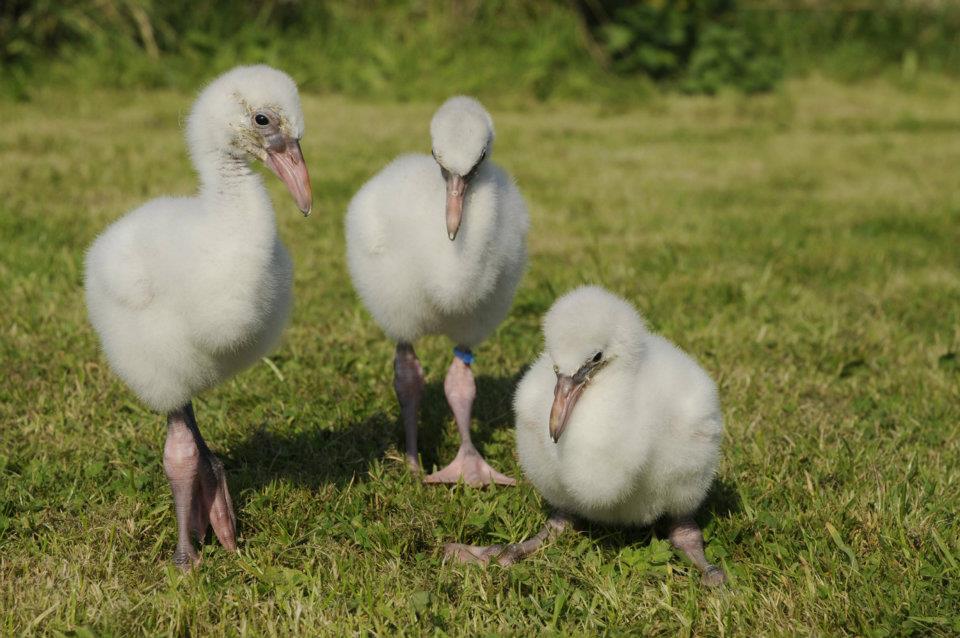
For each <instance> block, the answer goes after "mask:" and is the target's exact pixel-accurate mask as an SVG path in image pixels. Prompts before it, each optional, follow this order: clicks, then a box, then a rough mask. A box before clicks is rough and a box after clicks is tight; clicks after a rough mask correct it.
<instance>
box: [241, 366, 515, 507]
mask: <svg viewBox="0 0 960 638" xmlns="http://www.w3.org/2000/svg"><path fill="white" fill-rule="evenodd" d="M515 385H516V377H487V376H481V377H478V378H477V399H476V401H475V402H474V409H473V416H474V419H473V428H472V430H471V435H472V438H473V441H474V443H475V444H476V446H477V448H478V449H479V450H480V451H481V452H483V451H484V448H485V447H486V445H487V443H489V442H490V441H491V439H492V437H493V434H494V432H496V431H498V430H501V429H504V428H512V427H513V416H512V410H511V401H512V398H513V388H514V387H515ZM382 391H384V392H390V393H391V394H392V393H393V388H392V387H384V388H382ZM418 443H419V452H420V456H421V462H422V464H423V466H424V467H425V468H431V467H433V466H434V465H437V466H439V467H442V466H443V465H445V464H446V463H448V462H450V461H451V460H452V459H453V456H454V454H455V453H456V450H457V446H458V444H459V438H458V436H457V434H456V425H455V424H454V422H453V415H452V414H451V412H450V408H449V406H448V405H447V400H446V397H445V395H444V392H443V382H442V381H439V382H432V383H430V384H428V385H427V386H426V388H425V389H424V395H423V401H422V403H421V405H420V420H419V442H418ZM391 448H395V449H396V450H397V451H398V452H400V453H402V452H403V450H404V433H403V424H402V422H401V421H400V415H399V408H398V409H397V410H396V411H395V412H394V413H391V414H385V413H383V412H378V413H375V414H372V415H368V416H366V417H364V418H363V419H362V420H357V421H355V422H352V423H347V424H345V425H341V426H339V427H337V428H336V429H335V430H330V429H322V428H321V427H320V426H319V425H315V426H313V427H309V428H308V429H305V430H302V431H299V432H294V433H288V432H275V431H272V430H271V429H270V428H269V427H267V426H261V427H260V428H258V429H257V430H255V431H254V432H253V433H251V434H250V436H249V437H248V438H247V439H246V440H244V441H243V442H241V443H239V444H237V445H234V446H232V447H231V450H230V454H229V456H225V457H224V459H223V460H224V463H225V464H226V466H227V468H228V472H229V473H230V481H231V488H232V490H233V491H235V492H236V493H237V494H242V493H244V492H246V491H247V490H255V491H257V490H259V489H261V488H262V487H264V486H265V485H268V484H270V483H271V482H273V481H276V480H278V479H282V480H287V481H291V482H293V483H295V484H297V485H302V486H305V487H308V488H310V489H313V490H316V489H318V488H319V487H321V486H324V485H329V484H333V485H336V486H337V487H343V486H345V485H347V484H349V483H350V482H356V481H360V482H362V481H366V480H367V477H368V471H369V468H370V465H371V463H372V462H374V461H376V460H377V459H382V458H383V457H384V455H385V454H386V452H387V451H388V450H389V449H391ZM241 506H242V503H241Z"/></svg>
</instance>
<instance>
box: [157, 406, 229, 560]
mask: <svg viewBox="0 0 960 638" xmlns="http://www.w3.org/2000/svg"><path fill="white" fill-rule="evenodd" d="M163 469H164V472H165V473H166V475H167V480H168V481H169V482H170V490H171V491H172V492H173V507H174V511H175V512H176V516H177V547H176V549H175V550H174V553H173V563H174V564H175V565H177V566H178V567H179V568H180V569H182V570H183V571H188V570H190V569H191V568H192V567H194V566H195V565H197V564H198V563H199V562H200V556H199V554H197V551H196V550H195V549H194V547H193V543H192V542H191V539H190V533H191V532H193V533H194V534H196V535H197V537H198V538H199V539H200V540H202V539H203V537H204V536H205V535H206V533H207V527H208V526H213V531H214V533H215V534H216V535H217V538H218V539H219V540H220V543H221V544H222V545H223V546H224V547H226V548H227V549H229V550H231V551H236V549H237V540H236V518H235V516H234V513H233V503H232V502H231V500H230V492H229V491H228V490H227V481H226V477H225V475H224V472H223V463H221V462H220V459H218V458H217V457H216V456H214V455H213V453H212V452H211V451H210V448H208V447H207V444H206V442H205V441H204V440H203V437H202V436H201V435H200V430H199V428H198V427H197V422H196V419H195V418H194V414H193V406H191V405H190V404H189V403H188V404H187V405H185V406H184V407H182V408H180V409H178V410H174V411H173V412H171V413H170V414H168V415H167V440H166V443H165V444H164V448H163Z"/></svg>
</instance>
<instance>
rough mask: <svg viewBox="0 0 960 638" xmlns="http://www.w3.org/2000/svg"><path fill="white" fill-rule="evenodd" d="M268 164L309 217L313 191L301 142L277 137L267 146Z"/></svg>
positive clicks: (301, 210) (298, 206)
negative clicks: (301, 149)
mask: <svg viewBox="0 0 960 638" xmlns="http://www.w3.org/2000/svg"><path fill="white" fill-rule="evenodd" d="M266 164H267V166H269V167H270V170H272V171H273V172H274V173H275V174H276V175H277V177H279V178H280V181H282V182H283V183H284V184H286V186H287V190H289V191H290V194H291V195H293V199H294V201H295V202H297V208H299V209H300V212H301V213H303V216H304V217H306V216H307V215H309V214H310V210H311V209H312V208H313V189H312V188H311V187H310V175H308V174H307V163H306V162H305V161H304V160H303V153H302V152H301V151H300V142H299V141H297V140H295V139H293V138H291V137H286V136H281V135H277V136H275V137H274V138H273V139H271V140H270V141H269V144H268V146H267V159H266Z"/></svg>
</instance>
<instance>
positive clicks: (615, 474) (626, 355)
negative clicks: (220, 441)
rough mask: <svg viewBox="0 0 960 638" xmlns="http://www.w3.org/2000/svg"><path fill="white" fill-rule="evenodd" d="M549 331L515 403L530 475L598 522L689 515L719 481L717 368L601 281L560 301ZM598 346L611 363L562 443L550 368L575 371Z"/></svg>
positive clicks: (560, 503)
mask: <svg viewBox="0 0 960 638" xmlns="http://www.w3.org/2000/svg"><path fill="white" fill-rule="evenodd" d="M543 332H544V338H545V352H544V353H543V354H542V355H541V356H540V358H539V359H538V360H537V361H536V363H534V365H533V366H532V368H531V369H530V370H529V371H528V372H527V373H526V375H525V376H524V377H523V379H522V380H521V382H520V385H519V387H518V389H517V393H516V397H515V401H514V409H515V411H516V418H517V451H518V454H519V457H520V465H521V466H522V467H523V471H524V473H525V474H526V476H527V477H528V478H529V479H530V481H531V482H532V483H533V484H534V485H535V486H536V487H537V489H538V490H539V491H540V492H541V494H542V495H543V496H544V498H545V499H546V500H547V501H548V502H550V503H551V504H552V505H553V506H554V507H556V508H558V509H560V510H562V511H564V512H567V513H569V514H574V515H578V516H581V517H583V518H586V519H589V520H594V521H598V522H602V523H617V524H626V525H647V524H650V523H652V522H653V521H655V520H656V519H657V518H659V517H660V516H661V515H664V514H666V515H669V516H671V517H672V518H674V519H682V518H684V517H686V516H688V515H690V514H692V513H693V512H694V511H695V510H696V509H697V507H698V506H699V505H700V504H701V502H702V501H703V499H704V497H705V496H706V493H707V490H708V489H709V487H710V484H711V483H712V481H713V477H714V473H715V471H716V467H717V462H718V459H719V447H720V440H721V438H722V432H723V418H722V414H721V411H720V404H719V399H718V396H717V389H716V386H715V384H714V383H713V381H712V380H711V379H710V377H709V375H708V374H707V373H706V372H705V371H704V370H703V369H702V368H701V367H700V366H699V365H698V364H697V363H696V362H695V361H694V360H693V359H692V358H691V357H690V356H689V355H687V354H686V353H684V352H683V351H682V350H680V349H679V348H677V347H676V346H675V345H673V344H672V343H670V342H669V341H667V340H666V339H664V338H663V337H661V336H658V335H656V334H653V333H651V332H649V331H648V330H647V328H646V327H645V325H644V323H643V320H642V319H641V317H640V315H639V314H638V313H637V311H636V310H635V309H634V308H633V306H631V305H630V304H629V303H627V302H626V301H624V300H623V299H621V298H619V297H617V296H616V295H613V294H612V293H610V292H608V291H606V290H604V289H602V288H598V287H593V286H591V287H583V288H578V289H576V290H574V291H572V292H570V293H568V294H567V295H565V296H563V297H562V298H560V299H559V300H557V302H556V303H555V304H554V305H553V307H552V308H551V309H550V311H549V312H548V313H547V315H546V316H545V318H544V321H543ZM598 352H599V353H602V360H604V361H607V363H606V364H605V365H604V366H603V367H602V368H601V369H598V370H597V371H596V373H595V376H594V377H593V379H592V381H591V382H589V384H588V385H587V386H586V388H585V389H584V390H583V393H582V394H581V395H580V398H579V400H578V401H576V404H575V407H574V409H573V411H572V413H571V415H570V417H569V420H568V422H567V425H566V428H565V429H564V430H563V435H562V436H561V437H560V439H559V441H558V442H556V443H554V441H553V439H552V438H551V436H550V433H549V432H548V419H549V418H550V415H551V405H552V404H553V401H554V387H555V386H556V384H557V373H556V372H555V371H554V366H556V367H557V369H558V371H559V373H560V374H565V375H573V374H574V373H575V372H576V371H577V370H578V369H579V368H580V367H581V366H582V365H584V363H585V362H588V361H591V360H592V359H593V357H595V356H596V354H597V353H598Z"/></svg>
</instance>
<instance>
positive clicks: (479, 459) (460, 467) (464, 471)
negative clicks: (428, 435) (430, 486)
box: [424, 346, 517, 487]
mask: <svg viewBox="0 0 960 638" xmlns="http://www.w3.org/2000/svg"><path fill="white" fill-rule="evenodd" d="M456 351H457V352H458V356H455V357H454V358H453V362H451V363H450V368H449V369H448V370H447V377H446V379H444V381H443V390H444V393H445V394H446V395H447V403H449V404H450V409H451V410H453V417H454V419H455V420H456V421H457V430H458V431H459V432H460V449H459V450H458V451H457V456H456V458H454V459H453V461H452V462H451V463H450V464H449V465H448V466H446V467H445V468H443V469H442V470H439V471H437V472H434V473H433V474H431V475H429V476H428V477H426V478H425V479H424V482H425V483H456V482H458V481H460V480H461V479H462V480H463V482H464V483H466V484H467V485H471V486H473V487H481V486H484V485H490V484H491V483H496V484H497V485H516V484H517V482H516V481H515V480H514V479H512V478H510V477H509V476H506V475H505V474H501V473H500V472H497V471H496V470H495V469H493V468H492V467H490V466H489V465H488V464H487V462H486V460H484V458H483V456H481V455H480V452H478V451H477V448H476V447H474V445H473V441H472V440H471V438H470V411H471V409H472V408H473V400H474V399H475V398H476V396H477V384H476V382H475V381H474V379H473V372H472V371H471V370H470V364H469V363H468V361H469V360H472V355H471V354H470V350H469V349H467V348H464V347H462V346H459V347H458V348H457V350H456ZM461 357H466V358H467V359H468V360H467V361H464V359H463V358H461Z"/></svg>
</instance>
